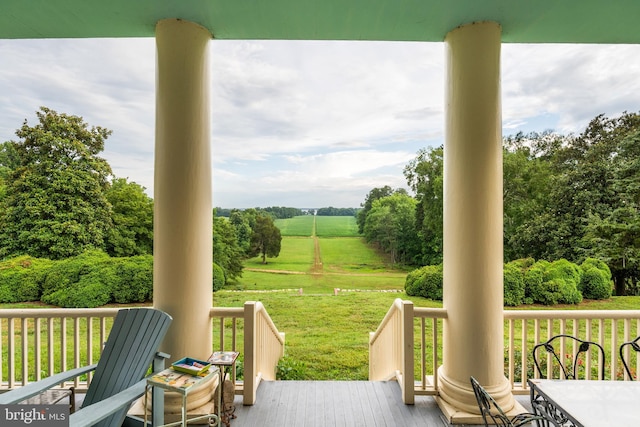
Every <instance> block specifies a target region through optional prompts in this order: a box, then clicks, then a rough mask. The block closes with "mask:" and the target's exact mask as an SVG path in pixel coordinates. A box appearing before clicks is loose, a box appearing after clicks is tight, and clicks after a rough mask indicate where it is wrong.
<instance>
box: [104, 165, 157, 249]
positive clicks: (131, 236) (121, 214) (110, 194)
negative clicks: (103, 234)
mask: <svg viewBox="0 0 640 427" xmlns="http://www.w3.org/2000/svg"><path fill="white" fill-rule="evenodd" d="M144 190H145V189H144V187H142V186H141V185H138V184H136V183H135V182H129V181H127V179H126V178H114V179H113V181H112V182H111V186H110V187H109V188H108V189H107V192H106V197H107V200H108V201H109V203H110V204H111V207H112V213H111V219H112V221H113V226H112V227H111V228H109V230H108V233H107V238H106V242H105V246H106V250H107V253H108V254H109V255H111V256H116V257H124V256H134V255H143V254H152V253H153V199H152V198H151V197H149V196H147V194H146V193H145V192H144Z"/></svg>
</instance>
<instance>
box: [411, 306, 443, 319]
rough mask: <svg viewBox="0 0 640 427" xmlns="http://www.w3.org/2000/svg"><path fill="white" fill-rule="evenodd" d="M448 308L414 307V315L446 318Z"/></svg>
mask: <svg viewBox="0 0 640 427" xmlns="http://www.w3.org/2000/svg"><path fill="white" fill-rule="evenodd" d="M447 316H448V315H447V310H446V309H444V308H429V307H414V308H413V317H429V318H431V317H433V318H435V319H446V318H447Z"/></svg>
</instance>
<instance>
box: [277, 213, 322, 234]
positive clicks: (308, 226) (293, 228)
mask: <svg viewBox="0 0 640 427" xmlns="http://www.w3.org/2000/svg"><path fill="white" fill-rule="evenodd" d="M274 222H275V224H276V227H278V228H279V229H280V234H282V236H283V237H284V236H311V235H313V215H301V216H294V217H293V218H287V219H276V220H275V221H274Z"/></svg>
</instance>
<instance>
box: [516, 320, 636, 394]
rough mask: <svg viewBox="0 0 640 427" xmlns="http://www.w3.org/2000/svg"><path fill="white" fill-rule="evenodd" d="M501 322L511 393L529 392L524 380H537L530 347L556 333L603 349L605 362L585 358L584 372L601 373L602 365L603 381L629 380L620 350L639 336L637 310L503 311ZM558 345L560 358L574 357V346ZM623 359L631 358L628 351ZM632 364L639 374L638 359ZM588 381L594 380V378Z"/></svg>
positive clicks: (594, 358)
mask: <svg viewBox="0 0 640 427" xmlns="http://www.w3.org/2000/svg"><path fill="white" fill-rule="evenodd" d="M504 319H505V339H506V345H505V348H506V362H505V374H506V375H507V377H508V378H509V381H510V383H511V386H512V389H513V391H514V393H528V392H529V390H528V387H527V379H528V378H531V377H534V378H539V374H538V372H537V370H536V369H534V366H533V359H532V357H531V354H532V353H531V352H532V349H533V346H534V345H535V344H536V343H539V342H543V341H546V340H548V339H549V338H551V337H552V336H554V335H558V334H567V335H572V336H574V337H577V338H580V339H582V340H585V341H594V342H597V343H598V344H600V345H601V346H602V347H603V348H604V350H605V357H604V360H603V359H602V357H598V356H597V355H595V354H591V357H589V358H586V359H585V361H584V363H585V364H586V366H585V371H586V372H588V373H590V372H594V373H597V372H600V371H601V369H602V368H603V365H604V371H605V379H607V380H623V379H628V377H627V375H626V373H625V372H624V369H623V368H622V362H621V361H620V355H619V348H620V344H622V343H623V342H627V341H631V340H633V339H634V338H635V337H636V336H638V335H640V310H588V311H587V310H505V312H504ZM560 344H561V347H560V353H561V354H562V355H565V354H567V353H571V355H572V356H573V355H575V352H576V351H577V350H576V348H575V347H573V346H570V345H569V344H568V343H565V342H564V341H561V343H560ZM565 346H566V347H565ZM565 348H566V349H565ZM626 356H627V357H629V356H630V354H629V352H628V350H627V355H626ZM634 359H636V358H634ZM549 362H550V360H548V361H543V363H549ZM634 364H635V370H636V372H640V371H638V368H640V363H639V361H638V360H637V359H636V360H635V363H634ZM592 368H593V369H592ZM547 371H549V373H550V370H547ZM591 379H597V375H595V374H594V375H593V377H591Z"/></svg>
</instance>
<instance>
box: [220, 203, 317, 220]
mask: <svg viewBox="0 0 640 427" xmlns="http://www.w3.org/2000/svg"><path fill="white" fill-rule="evenodd" d="M237 210H238V209H223V208H216V209H215V211H216V215H217V216H224V217H227V218H229V217H230V216H231V213H232V212H233V211H237ZM252 210H253V211H255V212H266V213H268V214H269V215H271V217H272V218H273V219H287V218H293V217H294V216H299V215H306V214H307V213H306V212H305V211H303V210H302V209H298V208H287V207H284V206H269V207H266V208H252Z"/></svg>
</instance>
